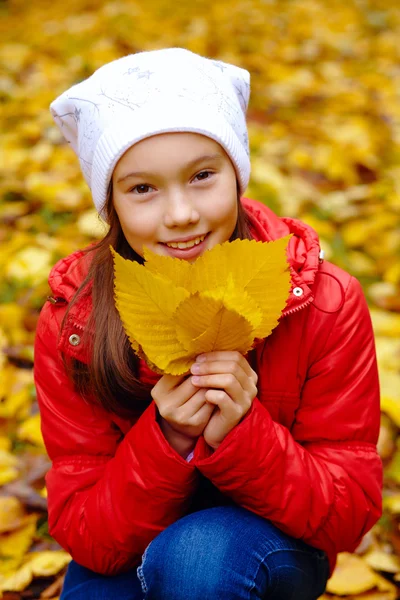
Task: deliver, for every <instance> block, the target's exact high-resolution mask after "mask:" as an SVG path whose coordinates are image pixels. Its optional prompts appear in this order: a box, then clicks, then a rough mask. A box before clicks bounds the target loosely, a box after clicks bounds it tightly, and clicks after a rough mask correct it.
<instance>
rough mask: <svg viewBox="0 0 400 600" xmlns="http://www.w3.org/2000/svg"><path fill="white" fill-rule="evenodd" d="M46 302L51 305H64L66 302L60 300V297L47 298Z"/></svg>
mask: <svg viewBox="0 0 400 600" xmlns="http://www.w3.org/2000/svg"><path fill="white" fill-rule="evenodd" d="M47 300H48V301H49V302H51V304H66V303H67V301H66V300H65V298H61V296H47Z"/></svg>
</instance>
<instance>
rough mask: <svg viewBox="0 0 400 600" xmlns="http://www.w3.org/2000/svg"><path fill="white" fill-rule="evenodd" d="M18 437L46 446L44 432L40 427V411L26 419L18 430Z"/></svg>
mask: <svg viewBox="0 0 400 600" xmlns="http://www.w3.org/2000/svg"><path fill="white" fill-rule="evenodd" d="M17 434H18V437H19V439H21V440H26V441H28V442H32V444H36V445H37V446H40V447H43V448H44V442H43V437H42V432H41V429H40V413H36V415H33V416H32V417H29V418H28V419H26V420H25V421H24V422H23V423H22V425H20V426H19V428H18V431H17Z"/></svg>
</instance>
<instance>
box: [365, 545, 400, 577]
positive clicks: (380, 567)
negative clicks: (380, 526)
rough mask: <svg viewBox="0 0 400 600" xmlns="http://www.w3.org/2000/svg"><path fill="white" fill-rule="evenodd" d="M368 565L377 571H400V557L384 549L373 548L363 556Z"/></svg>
mask: <svg viewBox="0 0 400 600" xmlns="http://www.w3.org/2000/svg"><path fill="white" fill-rule="evenodd" d="M363 558H364V560H365V562H366V563H367V565H369V566H370V567H371V568H372V569H375V571H384V572H385V573H399V572H400V559H399V558H398V556H395V555H394V554H389V553H388V552H384V551H383V550H379V549H376V550H372V551H371V552H368V553H367V554H365V556H364V557H363Z"/></svg>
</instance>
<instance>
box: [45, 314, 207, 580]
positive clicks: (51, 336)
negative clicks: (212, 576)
mask: <svg viewBox="0 0 400 600" xmlns="http://www.w3.org/2000/svg"><path fill="white" fill-rule="evenodd" d="M54 310H57V309H54V308H53V307H52V306H50V305H45V307H44V308H43V310H42V313H41V316H40V319H39V324H38V329H37V334H36V342H35V368H34V373H35V383H36V389H37V397H38V402H39V408H40V413H41V423H42V433H43V438H44V442H45V445H46V449H47V452H48V455H49V457H50V459H51V461H52V467H51V469H50V471H49V472H48V474H47V476H46V484H47V490H48V510H49V531H50V533H51V535H52V536H53V537H54V538H55V539H56V540H57V541H58V542H59V544H60V545H61V546H62V547H63V548H65V549H66V550H67V551H68V552H69V553H70V554H71V555H72V557H73V559H74V560H75V561H77V562H78V563H79V564H81V565H83V566H85V567H88V568H89V569H91V570H93V571H96V572H98V573H102V574H107V575H111V574H116V573H118V572H121V571H124V570H127V569H128V568H131V567H133V566H134V565H135V564H137V563H138V562H140V557H141V555H142V553H143V551H144V550H145V548H146V546H147V545H148V544H149V543H150V541H151V540H152V539H153V538H154V537H155V536H156V535H158V533H160V532H161V531H162V530H163V529H165V528H166V527H167V526H168V525H170V524H171V523H173V522H174V521H176V520H177V519H178V518H180V517H181V516H182V515H183V514H184V512H185V510H186V509H187V504H188V502H189V500H190V496H191V495H192V492H193V491H194V489H195V487H196V485H195V483H196V470H195V467H194V466H193V464H191V463H188V462H186V461H185V460H183V459H182V458H181V457H180V456H179V454H177V453H176V452H175V451H174V450H173V449H172V448H171V447H170V446H169V444H168V443H167V441H166V440H165V438H164V436H163V434H162V432H161V430H160V428H159V426H158V424H157V422H156V411H155V405H154V403H152V404H151V405H150V406H149V407H148V408H147V409H146V410H145V411H144V412H143V413H142V415H141V416H140V418H139V419H138V420H137V422H136V423H135V424H134V425H133V426H132V427H131V429H130V430H129V431H128V433H127V434H126V435H125V437H124V438H123V439H122V441H121V432H120V430H119V429H118V428H117V427H115V426H114V425H113V422H112V419H111V415H110V414H109V413H106V412H105V411H104V410H103V409H101V408H100V407H97V406H94V405H92V404H88V403H86V402H85V401H84V400H83V398H82V397H80V396H79V395H78V394H76V393H75V392H74V390H73V386H72V385H71V383H70V381H69V379H68V378H67V375H66V373H65V369H64V366H63V363H62V360H61V357H60V355H59V352H58V350H57V339H58V333H59V326H58V324H57V319H56V317H55V315H54V314H53V311H54Z"/></svg>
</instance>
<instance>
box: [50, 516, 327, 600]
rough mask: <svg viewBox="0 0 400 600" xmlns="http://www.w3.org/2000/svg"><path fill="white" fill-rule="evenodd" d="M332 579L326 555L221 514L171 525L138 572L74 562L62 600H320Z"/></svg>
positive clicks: (257, 522)
mask: <svg viewBox="0 0 400 600" xmlns="http://www.w3.org/2000/svg"><path fill="white" fill-rule="evenodd" d="M328 576H329V566H328V560H327V558H326V555H325V553H324V552H323V551H322V550H316V549H315V548H312V547H311V546H308V545H307V544H305V543H304V542H302V541H300V540H295V539H294V538H291V537H290V536H288V535H286V534H284V533H283V532H282V531H280V530H279V529H277V528H276V527H275V526H274V525H272V524H271V523H270V522H269V521H267V520H265V519H262V518H261V517H258V516H257V515H255V514H253V513H251V512H249V511H247V510H245V509H243V508H240V507H238V506H236V505H234V506H222V507H217V508H210V509H207V510H201V511H198V512H195V513H192V514H190V515H188V516H185V517H183V518H182V519H179V520H178V521H177V522H176V523H174V524H173V525H170V527H168V528H167V529H166V530H165V531H163V532H162V533H160V534H159V535H158V536H157V537H156V538H155V539H154V540H153V541H152V542H151V543H150V544H149V546H148V547H147V549H146V551H145V553H144V555H143V562H142V564H141V565H140V567H139V568H138V569H132V570H131V571H128V572H127V573H123V574H120V575H114V576H104V575H98V574H97V573H94V572H93V571H90V570H89V569H86V568H85V567H81V566H80V565H78V564H77V563H75V562H74V561H72V562H71V563H70V565H69V567H68V570H67V574H66V577H65V582H64V587H63V591H62V594H61V597H60V600H72V599H73V600H114V599H115V598H118V600H245V599H246V600H253V599H254V600H256V599H258V600H260V599H268V600H316V599H317V598H319V596H320V595H321V594H322V593H323V592H324V590H325V586H326V582H327V579H328Z"/></svg>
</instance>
